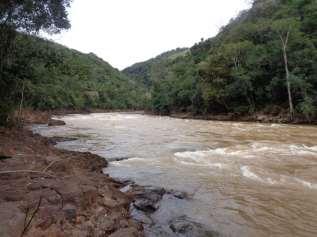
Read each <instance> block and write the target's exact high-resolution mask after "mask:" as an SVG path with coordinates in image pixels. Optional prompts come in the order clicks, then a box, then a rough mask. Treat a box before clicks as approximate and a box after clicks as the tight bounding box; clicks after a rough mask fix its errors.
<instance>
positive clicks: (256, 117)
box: [169, 113, 317, 125]
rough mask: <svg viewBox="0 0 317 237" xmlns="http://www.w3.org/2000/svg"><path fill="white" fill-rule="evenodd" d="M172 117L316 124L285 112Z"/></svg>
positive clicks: (179, 115)
mask: <svg viewBox="0 0 317 237" xmlns="http://www.w3.org/2000/svg"><path fill="white" fill-rule="evenodd" d="M169 116H170V117H172V118H179V119H198V120H210V121H231V122H259V123H279V124H307V125H316V124H317V121H316V120H311V121H308V120H307V119H306V118H303V117H296V118H294V120H293V121H291V120H290V119H289V117H288V115H287V114H285V113H284V114H279V115H272V114H265V113H255V114H252V115H235V114H219V115H215V114H206V115H195V114H192V113H171V114H170V115H169Z"/></svg>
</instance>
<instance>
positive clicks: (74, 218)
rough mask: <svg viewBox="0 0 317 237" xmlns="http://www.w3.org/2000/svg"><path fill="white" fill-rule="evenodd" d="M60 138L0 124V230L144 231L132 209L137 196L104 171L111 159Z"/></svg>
mask: <svg viewBox="0 0 317 237" xmlns="http://www.w3.org/2000/svg"><path fill="white" fill-rule="evenodd" d="M55 142H56V139H47V138H43V137H41V136H39V135H35V134H33V133H32V132H31V131H28V130H27V129H16V128H14V129H7V128H2V129H0V164H1V165H0V188H1V192H0V227H1V228H0V236H5V237H16V236H32V237H36V236H52V237H55V236H56V237H62V236H111V237H119V236H143V227H142V225H141V224H139V223H137V222H135V221H134V220H132V218H131V217H130V214H129V207H130V204H131V202H132V201H133V196H132V195H128V194H124V193H123V192H121V191H120V189H121V188H122V187H123V184H121V183H120V182H117V181H115V180H113V179H111V178H110V177H108V176H107V175H105V174H103V173H102V169H103V168H105V167H106V166H107V161H106V160H105V159H103V158H101V157H99V156H96V155H93V154H90V153H80V152H71V151H63V150H58V149H56V148H55V147H54V144H55Z"/></svg>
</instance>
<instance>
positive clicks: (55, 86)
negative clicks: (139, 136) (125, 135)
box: [0, 0, 146, 124]
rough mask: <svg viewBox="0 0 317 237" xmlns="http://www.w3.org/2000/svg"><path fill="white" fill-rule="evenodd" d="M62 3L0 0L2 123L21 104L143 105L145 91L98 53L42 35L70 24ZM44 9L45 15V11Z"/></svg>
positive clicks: (58, 106) (37, 106)
mask: <svg viewBox="0 0 317 237" xmlns="http://www.w3.org/2000/svg"><path fill="white" fill-rule="evenodd" d="M69 4H70V2H69V1H67V0H64V1H43V2H38V1H32V0H29V1H8V2H5V3H0V20H1V21H0V33H1V35H0V36H1V37H0V38H1V43H0V52H1V55H0V56H1V65H0V66H1V67H0V76H1V78H0V95H1V101H0V124H5V123H7V122H10V121H9V120H10V115H11V114H12V113H13V112H14V111H16V110H19V109H20V108H22V107H23V108H25V107H28V108H32V109H35V110H54V109H71V110H72V109H76V110H78V109H88V108H89V109H91V108H100V109H109V110H110V109H140V108H143V107H144V100H145V99H144V98H145V96H146V93H145V92H144V90H143V89H142V87H141V86H139V85H138V84H137V83H136V82H135V81H134V80H131V79H129V78H128V77H127V76H125V75H124V74H123V73H121V72H120V71H118V70H117V69H114V68H113V67H112V66H110V65H109V64H108V63H107V62H105V61H103V60H102V59H100V58H98V57H97V56H96V55H94V54H92V53H90V54H83V53H80V52H78V51H76V50H72V49H68V48H66V47H64V46H62V45H59V44H56V43H54V42H51V41H48V40H45V39H42V38H40V37H38V35H39V32H40V30H42V31H46V32H48V33H58V32H59V31H60V30H62V29H68V28H69V27H70V25H69V22H68V19H67V15H66V9H67V7H69ZM40 13H42V14H43V15H41V14H40Z"/></svg>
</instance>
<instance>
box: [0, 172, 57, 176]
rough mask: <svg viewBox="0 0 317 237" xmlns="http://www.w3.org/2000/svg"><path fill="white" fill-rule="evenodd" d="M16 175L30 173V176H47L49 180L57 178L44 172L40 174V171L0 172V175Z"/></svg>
mask: <svg viewBox="0 0 317 237" xmlns="http://www.w3.org/2000/svg"><path fill="white" fill-rule="evenodd" d="M17 173H32V174H40V175H43V176H48V177H51V178H57V177H56V176H54V175H51V174H48V173H45V172H41V171H35V170H10V171H0V175H2V174H17Z"/></svg>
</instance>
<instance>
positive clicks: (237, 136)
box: [33, 113, 317, 236]
mask: <svg viewBox="0 0 317 237" xmlns="http://www.w3.org/2000/svg"><path fill="white" fill-rule="evenodd" d="M57 118H58V119H62V120H64V121H65V122H66V126H61V127H48V126H45V125H36V126H34V127H33V130H34V131H35V132H38V133H40V134H42V135H44V136H49V137H51V136H59V137H60V136H62V137H73V138H77V140H74V141H66V142H62V143H59V144H58V145H57V146H58V147H59V148H63V149H68V150H75V151H88V152H92V153H95V154H98V155H100V156H103V157H105V158H106V159H107V160H109V161H110V166H109V167H108V168H107V169H105V172H106V173H109V174H110V175H111V176H112V177H114V178H118V179H129V180H133V181H135V182H136V183H137V184H139V185H151V186H159V187H164V188H168V189H175V190H179V191H184V192H187V193H188V194H189V195H190V197H191V198H190V199H189V200H182V201H178V202H175V201H168V200H166V201H165V202H163V203H162V206H163V207H162V211H158V212H157V213H156V214H155V215H156V218H157V219H158V220H164V221H167V222H168V220H169V218H174V217H175V216H182V215H186V216H189V217H190V218H192V219H193V220H195V221H196V222H198V223H202V224H204V225H207V226H209V227H210V228H211V229H213V230H215V231H217V232H218V233H220V235H221V236H317V127H314V126H301V125H280V124H260V123H239V122H216V121H201V120H181V119H174V118H169V117H158V116H148V115H141V114H130V113H105V114H102V113H100V114H90V115H67V116H62V117H57ZM122 159H123V160H122ZM117 160H121V161H117Z"/></svg>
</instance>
